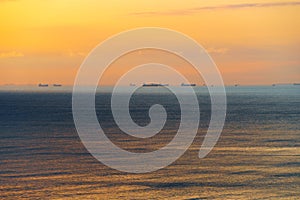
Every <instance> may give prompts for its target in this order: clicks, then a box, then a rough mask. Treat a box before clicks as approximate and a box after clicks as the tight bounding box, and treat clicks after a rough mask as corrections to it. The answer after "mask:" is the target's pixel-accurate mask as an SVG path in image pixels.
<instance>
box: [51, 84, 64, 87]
mask: <svg viewBox="0 0 300 200" xmlns="http://www.w3.org/2000/svg"><path fill="white" fill-rule="evenodd" d="M61 86H62V85H61V84H53V87H61Z"/></svg>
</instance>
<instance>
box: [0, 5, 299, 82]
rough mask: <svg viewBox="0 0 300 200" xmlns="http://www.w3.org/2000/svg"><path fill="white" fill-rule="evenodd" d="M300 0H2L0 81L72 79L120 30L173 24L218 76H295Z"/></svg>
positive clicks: (241, 78) (283, 79) (253, 78)
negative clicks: (208, 58) (203, 54)
mask: <svg viewBox="0 0 300 200" xmlns="http://www.w3.org/2000/svg"><path fill="white" fill-rule="evenodd" d="M299 22H300V1H285V2H284V1H271V0H268V1H263V0H257V1H248V2H247V1H241V0H233V1H225V0H213V1H198V0H197V1H196V0H192V1H174V0H165V1H137V0H131V1H122V0H113V1H97V0H1V1H0V23H1V26H0V34H1V37H0V72H1V73H0V84H37V83H39V82H44V83H62V84H69V85H72V84H73V81H74V78H75V75H76V72H77V69H78V68H79V66H80V64H81V62H82V61H83V59H84V57H85V56H86V55H87V54H88V52H89V51H91V50H92V49H93V48H94V47H95V46H96V45H97V44H99V43H100V42H102V41H103V40H105V39H106V38H108V37H110V36H112V35H114V34H117V33H119V32H121V31H125V30H128V29H133V28H137V27H144V26H146V27H147V26H156V27H164V28H170V29H174V30H176V31H179V32H182V33H184V34H187V35H189V36H190V37H192V38H194V39H195V40H197V41H198V42H199V43H200V44H201V45H202V46H203V47H204V48H206V49H207V50H208V51H209V52H210V54H211V56H212V57H213V59H214V61H215V62H216V64H217V66H218V67H219V69H220V71H221V73H222V75H223V78H224V81H225V84H235V83H239V84H251V85H253V84H272V83H293V82H300V55H299V52H300V37H299V35H300V26H299Z"/></svg>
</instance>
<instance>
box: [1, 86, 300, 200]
mask: <svg viewBox="0 0 300 200" xmlns="http://www.w3.org/2000/svg"><path fill="white" fill-rule="evenodd" d="M154 90H155V89H154ZM195 90H196V92H197V95H198V100H199V102H200V103H199V105H200V109H201V122H200V126H199V131H198V135H197V138H196V139H195V141H194V143H193V145H192V146H191V147H190V148H189V150H188V151H187V152H186V153H185V154H184V155H183V156H182V157H181V158H180V159H178V160H177V161H176V162H175V163H173V164H172V165H170V166H168V167H167V168H164V169H161V170H159V171H156V172H153V173H149V174H127V173H123V172H119V171H117V170H114V169H110V168H108V167H106V166H105V165H103V164H101V163H100V162H98V161H97V160H95V159H94V158H93V157H92V156H91V155H90V154H89V153H88V152H87V150H86V149H85V147H84V146H83V145H82V143H81V141H80V138H79V137H78V135H77V132H76V129H75V126H74V122H73V116H72V107H71V103H72V94H71V90H70V88H62V89H58V90H54V91H53V90H51V91H49V90H47V89H43V90H41V89H36V88H34V89H32V88H29V89H28V88H21V89H20V88H17V89H14V90H12V89H11V88H9V89H7V88H4V89H3V88H2V89H1V90H0V191H1V192H0V198H12V199H14V198H31V199H32V198H51V199H52V198H67V197H68V198H75V199H76V198H78V199H81V198H83V199H87V198H90V199H95V198H102V199H103V198H104V199H105V198H112V199H115V198H121V197H123V198H127V199H139V198H142V199H143V198H150V197H152V198H153V199H161V198H177V199H197V198H198V199H218V198H220V199H224V198H229V199H238V198H239V199H240V198H242V199H245V198H248V199H258V198H262V199H266V198H275V199H277V198H287V199H289V198H292V199H297V197H299V195H300V192H299V191H300V178H299V176H300V148H299V147H300V123H299V121H300V87H299V86H276V87H271V86H261V87H246V86H244V87H242V86H241V87H227V88H226V91H227V100H228V110H227V118H226V123H225V127H224V130H223V132H222V135H221V138H220V140H219V142H218V143H217V145H216V147H215V148H214V150H213V151H212V152H211V153H210V154H209V155H208V156H207V157H206V158H204V159H198V157H197V154H198V151H199V147H200V145H201V143H202V140H203V136H204V135H205V133H206V130H207V127H208V123H209V120H210V100H209V95H208V93H207V90H206V89H205V88H204V87H200V88H196V89H195ZM108 91H109V90H108ZM108 91H104V92H103V91H102V92H101V91H100V92H99V93H97V95H96V109H97V114H98V119H99V122H100V124H101V126H102V127H103V129H104V131H105V133H106V134H107V136H108V137H109V138H110V139H111V140H112V141H113V142H114V143H115V144H117V145H118V146H120V147H122V148H124V149H126V150H128V151H132V152H149V151H153V150H155V149H158V148H161V147H163V146H164V145H166V144H167V143H168V142H169V141H171V140H172V138H173V136H174V135H175V134H176V130H177V129H178V126H179V123H180V107H179V105H178V102H177V100H176V97H175V96H174V95H173V94H171V93H169V92H168V91H164V90H163V91H158V92H157V91H154V92H153V89H152V92H151V91H150V92H149V90H148V91H143V90H141V91H139V92H137V93H136V94H135V95H134V96H133V97H132V99H131V102H130V111H131V116H132V119H133V120H134V121H135V122H136V123H137V124H139V125H141V126H145V125H147V124H148V123H149V122H150V119H149V116H148V109H149V107H150V106H151V105H153V104H156V103H159V104H162V105H164V107H165V108H166V110H167V113H168V118H167V123H166V124H165V127H164V128H163V130H162V131H161V132H160V133H159V134H158V135H156V136H154V137H152V138H150V139H137V138H134V137H132V136H128V135H126V134H124V133H122V131H121V130H120V129H119V128H118V127H117V126H116V124H115V122H114V120H113V118H112V114H111V111H110V107H109V105H110V93H109V92H108Z"/></svg>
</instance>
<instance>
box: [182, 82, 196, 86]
mask: <svg viewBox="0 0 300 200" xmlns="http://www.w3.org/2000/svg"><path fill="white" fill-rule="evenodd" d="M181 86H192V87H194V86H196V84H195V83H181Z"/></svg>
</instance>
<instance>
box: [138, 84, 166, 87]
mask: <svg viewBox="0 0 300 200" xmlns="http://www.w3.org/2000/svg"><path fill="white" fill-rule="evenodd" d="M162 86H169V84H161V83H144V84H143V87H162Z"/></svg>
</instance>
